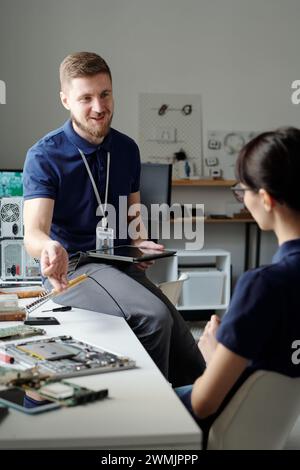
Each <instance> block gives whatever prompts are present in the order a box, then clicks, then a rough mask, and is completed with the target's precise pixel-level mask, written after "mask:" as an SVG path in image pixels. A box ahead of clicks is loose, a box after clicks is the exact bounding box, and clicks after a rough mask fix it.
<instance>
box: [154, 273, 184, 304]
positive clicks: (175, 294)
mask: <svg viewBox="0 0 300 470" xmlns="http://www.w3.org/2000/svg"><path fill="white" fill-rule="evenodd" d="M188 278H189V276H188V274H186V273H182V274H181V275H180V277H179V278H178V279H177V281H168V282H162V283H161V284H159V285H158V287H159V288H160V290H161V291H162V292H163V294H165V296H166V297H168V299H169V300H170V302H172V304H173V305H177V304H178V300H179V297H180V294H181V290H182V285H183V283H184V282H185V281H186V280H187V279H188Z"/></svg>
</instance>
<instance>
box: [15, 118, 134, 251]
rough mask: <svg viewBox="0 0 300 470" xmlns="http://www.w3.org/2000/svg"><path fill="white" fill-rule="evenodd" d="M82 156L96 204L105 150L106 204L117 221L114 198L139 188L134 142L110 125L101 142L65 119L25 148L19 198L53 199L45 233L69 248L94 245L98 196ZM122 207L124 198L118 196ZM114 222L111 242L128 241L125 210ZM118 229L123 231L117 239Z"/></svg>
mask: <svg viewBox="0 0 300 470" xmlns="http://www.w3.org/2000/svg"><path fill="white" fill-rule="evenodd" d="M78 148H80V149H81V150H82V151H83V153H84V154H85V156H86V159H87V162H88V164H89V166H90V169H91V172H92V174H93V177H94V180H95V183H96V185H97V188H98V191H99V194H100V198H101V202H102V204H104V196H105V185H106V164H107V152H108V151H109V152H110V175H109V188H108V203H109V204H111V205H112V206H114V207H115V208H116V216H117V217H116V221H117V222H118V220H119V196H125V197H127V196H128V195H129V194H130V193H134V192H136V191H139V179H140V155H139V149H138V147H137V145H136V143H135V142H134V141H133V140H132V139H130V138H129V137H127V136H126V135H124V134H121V133H120V132H118V131H116V130H115V129H110V131H109V133H108V135H107V136H106V137H105V139H104V140H103V142H102V143H101V144H100V145H93V144H91V143H89V142H88V141H87V140H85V139H83V138H82V137H80V136H79V135H78V134H77V133H76V132H75V131H74V129H73V126H72V123H71V121H70V120H69V121H67V122H66V123H65V124H64V125H63V126H62V127H60V128H59V129H57V130H55V131H53V132H50V133H49V134H47V135H46V136H45V137H43V138H42V139H41V140H39V141H38V142H37V143H36V144H35V145H34V146H33V147H32V148H31V149H29V151H28V153H27V156H26V161H25V165H24V174H23V186H24V199H34V198H49V199H54V201H55V205H54V213H53V219H52V225H51V231H50V236H51V238H52V239H54V240H58V241H59V242H60V243H61V244H62V245H63V246H64V247H65V248H66V250H67V251H68V252H69V254H73V253H75V252H77V251H86V250H93V249H95V248H96V235H95V234H96V226H97V224H98V222H99V221H100V219H101V217H100V216H96V210H97V206H98V204H97V199H96V196H95V193H94V190H93V187H92V183H91V181H90V179H89V176H88V173H87V170H86V167H85V165H84V162H83V160H82V157H81V155H80V153H79V152H78ZM124 203H125V206H126V208H125V209H126V210H127V202H126V198H125V199H124V198H123V204H124ZM121 213H122V220H121V221H120V223H119V224H118V223H117V224H116V225H117V226H116V228H117V230H116V240H115V244H128V243H129V242H130V241H129V240H128V238H127V217H126V213H127V212H126V211H125V212H124V211H123V212H121ZM120 230H122V232H123V233H124V234H125V235H124V237H125V238H124V239H120V238H119V236H121V237H122V234H121V235H120V232H119V231H120Z"/></svg>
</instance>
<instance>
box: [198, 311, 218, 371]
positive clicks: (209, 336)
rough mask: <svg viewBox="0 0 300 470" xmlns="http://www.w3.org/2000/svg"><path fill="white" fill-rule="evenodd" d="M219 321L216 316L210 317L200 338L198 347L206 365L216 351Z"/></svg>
mask: <svg viewBox="0 0 300 470" xmlns="http://www.w3.org/2000/svg"><path fill="white" fill-rule="evenodd" d="M220 323H221V320H220V319H219V317H218V316H217V315H212V316H211V318H210V321H209V322H207V324H206V326H205V329H204V332H203V335H202V336H201V337H200V339H199V342H198V347H199V349H200V351H201V353H202V356H203V357H204V360H205V362H206V364H208V363H209V362H210V360H211V358H212V356H213V354H214V352H215V350H216V347H217V345H218V341H217V340H216V334H217V330H218V328H219V326H220Z"/></svg>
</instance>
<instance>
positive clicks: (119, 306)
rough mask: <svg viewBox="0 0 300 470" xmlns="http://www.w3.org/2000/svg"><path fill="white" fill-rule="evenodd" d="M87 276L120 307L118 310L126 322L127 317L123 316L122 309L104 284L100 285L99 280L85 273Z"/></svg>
mask: <svg viewBox="0 0 300 470" xmlns="http://www.w3.org/2000/svg"><path fill="white" fill-rule="evenodd" d="M87 277H88V278H89V279H92V280H93V281H95V282H96V284H98V286H100V287H102V289H103V290H105V292H106V293H107V294H108V295H109V297H110V298H111V299H112V300H113V301H114V302H115V304H116V305H117V306H118V308H119V309H120V311H121V313H122V315H123V317H124V320H126V322H127V318H126V316H125V313H124V310H123V309H122V307H121V305H120V304H119V303H118V302H117V301H116V299H115V298H114V297H113V296H112V295H111V294H110V292H108V290H107V289H106V288H105V287H104V286H102V284H100V282H98V281H96V279H94V278H93V277H91V276H88V275H87Z"/></svg>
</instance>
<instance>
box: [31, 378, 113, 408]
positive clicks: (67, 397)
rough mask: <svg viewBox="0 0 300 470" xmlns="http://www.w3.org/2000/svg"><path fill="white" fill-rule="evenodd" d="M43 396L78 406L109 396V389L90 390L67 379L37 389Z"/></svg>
mask: <svg viewBox="0 0 300 470" xmlns="http://www.w3.org/2000/svg"><path fill="white" fill-rule="evenodd" d="M37 393H39V394H40V395H41V396H43V397H46V398H48V397H50V398H51V399H54V400H57V401H59V403H60V404H61V405H63V406H76V405H84V404H86V403H91V402H93V401H97V400H101V399H103V398H106V397H107V396H108V390H107V389H106V388H105V389H102V390H90V389H88V388H86V387H81V386H80V385H76V384H70V383H68V382H66V381H63V382H54V383H48V384H46V385H44V386H42V387H40V388H39V389H38V390H37Z"/></svg>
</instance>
